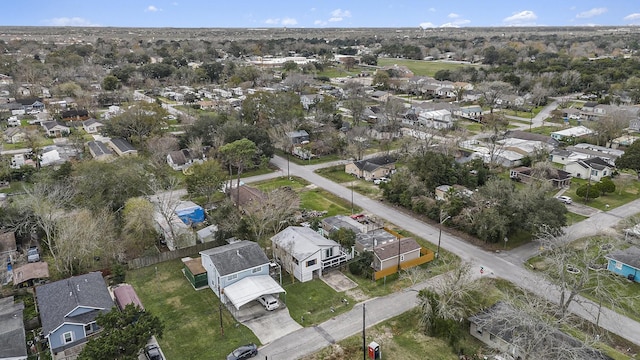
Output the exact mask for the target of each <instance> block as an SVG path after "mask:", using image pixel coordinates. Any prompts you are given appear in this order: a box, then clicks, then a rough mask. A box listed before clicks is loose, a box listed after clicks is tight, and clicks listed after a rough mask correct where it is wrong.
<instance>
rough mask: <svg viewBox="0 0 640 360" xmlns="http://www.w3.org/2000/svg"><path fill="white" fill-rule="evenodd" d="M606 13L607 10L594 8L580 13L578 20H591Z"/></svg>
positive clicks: (577, 16)
mask: <svg viewBox="0 0 640 360" xmlns="http://www.w3.org/2000/svg"><path fill="white" fill-rule="evenodd" d="M606 12H607V8H593V9H591V10H588V11H583V12H581V13H579V14H578V15H576V18H578V19H589V18H592V17H594V16H598V15H602V14H604V13H606Z"/></svg>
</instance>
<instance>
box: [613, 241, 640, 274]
mask: <svg viewBox="0 0 640 360" xmlns="http://www.w3.org/2000/svg"><path fill="white" fill-rule="evenodd" d="M605 257H606V258H607V259H611V260H615V261H620V262H622V263H624V264H627V265H629V266H631V267H633V268H636V269H640V248H638V247H637V246H632V247H629V248H627V249H624V250H616V251H613V252H611V253H609V254H607V256H605Z"/></svg>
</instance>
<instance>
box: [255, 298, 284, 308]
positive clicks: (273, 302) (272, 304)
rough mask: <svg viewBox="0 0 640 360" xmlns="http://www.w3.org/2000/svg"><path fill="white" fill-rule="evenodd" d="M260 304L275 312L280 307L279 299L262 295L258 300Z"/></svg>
mask: <svg viewBox="0 0 640 360" xmlns="http://www.w3.org/2000/svg"><path fill="white" fill-rule="evenodd" d="M258 302H259V303H260V304H262V306H264V308H265V309H267V310H269V311H271V310H275V309H277V308H278V307H279V306H280V304H279V303H278V299H277V298H276V297H275V296H273V295H262V296H260V297H259V298H258Z"/></svg>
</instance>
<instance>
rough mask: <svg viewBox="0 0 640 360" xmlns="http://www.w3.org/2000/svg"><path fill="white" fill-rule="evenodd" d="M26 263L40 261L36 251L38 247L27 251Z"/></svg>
mask: <svg viewBox="0 0 640 360" xmlns="http://www.w3.org/2000/svg"><path fill="white" fill-rule="evenodd" d="M27 261H29V262H30V263H32V262H38V261H40V251H38V247H36V246H32V247H30V248H29V250H27Z"/></svg>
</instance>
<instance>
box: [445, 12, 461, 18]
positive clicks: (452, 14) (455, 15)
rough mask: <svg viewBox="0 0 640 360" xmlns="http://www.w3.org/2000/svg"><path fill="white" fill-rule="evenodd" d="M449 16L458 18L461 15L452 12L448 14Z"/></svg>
mask: <svg viewBox="0 0 640 360" xmlns="http://www.w3.org/2000/svg"><path fill="white" fill-rule="evenodd" d="M447 17H448V18H449V19H457V18H459V17H460V15H458V14H456V13H451V14H449V15H447Z"/></svg>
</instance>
